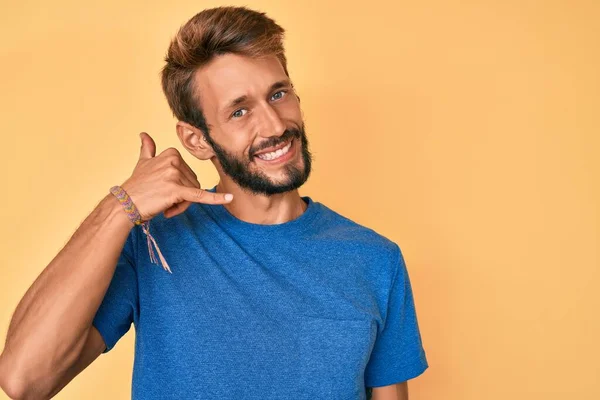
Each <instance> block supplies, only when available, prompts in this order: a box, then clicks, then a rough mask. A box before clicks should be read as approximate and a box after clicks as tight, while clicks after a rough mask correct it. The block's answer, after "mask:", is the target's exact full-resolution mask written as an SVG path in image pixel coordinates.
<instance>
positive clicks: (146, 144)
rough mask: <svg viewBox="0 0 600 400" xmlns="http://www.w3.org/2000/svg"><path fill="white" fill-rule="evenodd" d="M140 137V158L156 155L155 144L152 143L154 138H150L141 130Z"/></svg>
mask: <svg viewBox="0 0 600 400" xmlns="http://www.w3.org/2000/svg"><path fill="white" fill-rule="evenodd" d="M140 138H141V139H142V148H141V149H140V160H142V159H145V158H152V157H154V156H156V144H155V143H154V139H152V138H151V137H150V135H148V134H147V133H146V132H141V133H140Z"/></svg>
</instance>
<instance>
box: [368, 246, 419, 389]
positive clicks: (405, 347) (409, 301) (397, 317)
mask: <svg viewBox="0 0 600 400" xmlns="http://www.w3.org/2000/svg"><path fill="white" fill-rule="evenodd" d="M393 260H394V263H395V267H396V273H395V276H394V278H393V280H392V286H391V290H390V292H389V299H388V305H387V312H386V317H385V323H384V327H383V329H382V330H381V331H380V332H379V334H378V335H377V339H376V340H375V345H374V346H373V350H372V352H371V357H370V359H369V362H368V363H367V366H366V369H365V386H366V387H378V386H387V385H392V384H395V383H400V382H404V381H407V380H409V379H412V378H415V377H417V376H419V375H421V374H422V373H423V372H424V371H425V370H426V369H427V368H428V367H429V365H428V363H427V359H426V357H425V350H424V349H423V344H422V341H421V333H420V331H419V324H418V322H417V314H416V311H415V304H414V299H413V293H412V288H411V284H410V279H409V276H408V271H407V269H406V265H405V263H404V258H403V256H402V252H401V251H400V248H399V247H398V245H395V251H394V256H393Z"/></svg>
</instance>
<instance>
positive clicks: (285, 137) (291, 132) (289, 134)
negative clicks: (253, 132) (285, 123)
mask: <svg viewBox="0 0 600 400" xmlns="http://www.w3.org/2000/svg"><path fill="white" fill-rule="evenodd" d="M301 136H302V132H301V131H300V130H299V129H296V128H290V129H286V130H285V132H283V134H282V135H281V136H279V137H272V138H269V139H267V140H266V141H265V142H263V143H261V144H260V147H259V148H257V149H253V150H251V151H250V154H252V156H254V155H255V154H256V153H258V152H259V151H261V150H264V149H267V148H269V147H274V146H278V145H280V144H283V143H286V142H287V141H289V140H290V139H293V138H297V139H300V137H301Z"/></svg>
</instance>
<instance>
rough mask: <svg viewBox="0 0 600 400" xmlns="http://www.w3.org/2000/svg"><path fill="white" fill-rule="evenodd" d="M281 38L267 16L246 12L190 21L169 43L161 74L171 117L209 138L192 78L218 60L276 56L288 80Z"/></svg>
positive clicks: (220, 11) (219, 11) (222, 10)
mask: <svg viewBox="0 0 600 400" xmlns="http://www.w3.org/2000/svg"><path fill="white" fill-rule="evenodd" d="M284 32H285V31H284V29H283V28H282V27H281V26H279V25H277V23H275V21H274V20H272V19H271V18H269V17H267V16H266V14H265V13H263V12H258V11H254V10H251V9H248V8H246V7H216V8H210V9H206V10H204V11H201V12H199V13H198V14H196V15H195V16H193V17H192V18H191V19H190V20H189V21H188V22H186V23H185V24H184V25H183V26H182V27H181V28H180V29H179V31H178V32H177V35H176V36H175V37H174V38H173V39H172V40H171V44H170V45H169V49H168V51H167V55H166V57H165V61H166V65H165V66H164V67H163V69H162V71H161V81H162V89H163V92H164V93H165V96H166V97H167V101H168V103H169V107H170V108H171V110H172V111H173V115H174V116H175V117H176V118H177V119H178V120H180V121H184V122H187V123H189V124H191V125H193V126H195V127H196V128H199V129H200V130H202V131H203V132H204V134H206V135H208V134H209V129H208V126H207V124H206V120H205V118H204V114H203V112H202V109H201V106H200V102H199V96H198V93H196V92H195V90H194V73H195V71H196V70H197V69H198V68H200V67H202V66H203V65H205V64H207V63H208V62H210V61H211V60H212V59H213V58H214V57H215V56H218V55H221V54H226V53H233V54H238V55H243V56H248V57H252V58H261V57H265V56H270V55H274V56H276V57H277V58H278V59H279V61H280V62H281V65H282V66H283V69H284V71H285V74H286V75H287V76H288V77H289V74H288V70H287V60H286V58H285V54H284V48H283V36H284Z"/></svg>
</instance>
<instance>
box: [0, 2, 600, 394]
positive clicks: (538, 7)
mask: <svg viewBox="0 0 600 400" xmlns="http://www.w3.org/2000/svg"><path fill="white" fill-rule="evenodd" d="M219 4H221V5H222V4H225V3H219V2H215V1H177V2H173V1H162V2H154V3H152V2H148V1H138V2H122V1H116V0H111V1H103V2H94V3H92V2H80V1H53V2H46V1H22V2H8V1H2V6H1V9H2V12H1V13H0V34H1V38H2V39H1V40H0V43H1V51H0V57H1V60H0V61H1V65H0V89H1V90H0V113H1V114H2V115H1V119H0V131H1V135H2V156H1V157H0V171H2V184H3V189H2V196H1V200H0V202H1V203H0V209H1V211H0V212H1V214H0V217H1V218H2V224H1V225H0V243H1V246H2V248H1V256H2V263H1V271H0V272H1V275H0V339H2V340H4V338H5V336H6V330H7V329H8V324H9V321H10V317H11V315H12V312H13V310H14V308H15V307H16V306H17V303H18V301H19V299H20V298H21V297H22V296H23V294H24V293H25V291H26V290H27V288H28V287H29V285H30V284H31V283H32V282H33V280H34V279H35V277H37V276H38V274H39V273H40V272H41V271H42V269H43V268H44V267H45V266H46V265H47V264H48V263H49V262H50V261H51V260H52V258H53V257H54V256H55V255H56V253H58V251H59V250H60V249H61V248H62V246H63V245H64V244H65V243H66V241H67V240H68V238H69V237H70V235H71V234H72V233H73V231H74V230H75V229H76V228H77V227H78V226H79V224H80V223H81V222H82V221H83V219H84V218H85V217H86V216H87V215H88V213H89V212H90V211H91V209H92V208H93V207H94V206H95V205H96V204H97V202H98V201H99V200H100V199H101V198H102V197H103V196H104V195H105V194H106V193H108V189H109V188H110V187H111V186H112V185H115V184H120V183H122V182H123V181H124V180H125V179H126V178H128V177H129V175H130V174H131V171H132V170H133V167H134V165H135V163H136V161H137V158H138V152H139V146H140V140H139V138H138V133H139V132H140V131H147V132H148V133H150V135H151V136H152V137H153V138H154V139H155V141H156V143H157V152H158V153H160V152H162V151H163V150H165V149H166V148H168V147H176V148H177V149H179V150H180V151H181V152H182V153H184V158H185V160H186V161H187V162H188V163H189V164H190V165H191V166H192V168H193V169H194V170H195V171H196V172H197V173H198V175H199V177H200V179H201V183H202V184H203V186H204V187H212V185H214V184H215V183H216V178H217V176H216V173H215V171H214V169H213V167H212V164H210V163H209V162H200V161H199V160H196V159H195V158H193V157H192V156H191V155H190V154H188V153H187V152H186V151H185V149H184V148H183V146H181V144H180V143H179V141H178V139H177V136H176V134H175V130H174V124H175V121H174V119H173V118H172V116H171V114H170V111H169V109H168V106H167V103H166V100H165V99H164V96H163V94H162V92H161V89H160V84H159V70H160V68H161V67H162V65H163V57H164V55H165V52H166V49H167V45H168V42H169V40H170V38H171V37H172V36H173V35H174V34H175V32H176V30H177V28H178V27H179V26H180V25H181V24H183V23H184V22H185V21H187V19H188V18H190V17H191V16H192V15H194V14H195V13H196V12H199V11H200V10H201V9H203V8H207V7H211V6H214V5H219ZM227 4H231V3H227ZM240 4H246V5H249V6H250V7H253V8H257V9H260V10H262V11H266V12H267V13H268V15H270V16H271V17H273V18H275V20H276V21H277V22H278V23H280V24H281V25H282V26H283V27H284V28H285V29H286V30H287V40H286V48H287V55H288V58H289V69H290V74H291V76H292V79H293V80H294V82H295V86H296V87H297V88H298V90H299V94H300V97H301V104H302V106H303V110H304V115H305V118H306V127H307V133H308V135H309V140H310V142H311V146H312V149H313V153H314V156H315V163H314V171H313V175H312V176H311V179H310V180H309V183H308V184H306V186H305V187H304V188H303V189H302V190H301V193H302V194H308V195H311V196H312V197H313V198H314V199H316V200H318V201H320V202H322V203H324V204H326V205H328V206H330V207H332V208H333V209H335V210H337V211H338V212H340V213H342V214H344V215H346V216H348V217H350V218H352V219H354V220H355V221H357V222H359V223H361V224H363V225H366V226H369V227H371V228H373V229H375V230H377V231H378V232H380V233H382V234H384V235H386V236H387V237H389V238H391V239H392V240H394V241H396V242H397V243H399V245H400V246H401V248H402V251H403V254H404V256H405V260H406V263H407V266H408V269H409V272H410V275H411V279H412V282H413V288H414V292H415V299H416V307H417V313H418V317H419V323H420V327H421V333H422V337H423V342H424V346H425V349H426V352H427V356H428V360H429V363H430V368H429V369H428V370H427V371H426V372H425V373H424V374H423V375H422V376H421V377H419V378H417V379H415V380H413V381H411V382H410V392H411V400H421V399H445V400H459V399H460V400H475V399H477V400H481V399H486V400H487V399H489V400H496V399H498V400H500V399H502V400H504V399H528V400H529V399H540V400H541V399H544V400H553V399H561V400H562V399H578V400H584V399H590V400H591V399H598V398H600V384H599V383H598V379H599V378H600V367H599V366H598V365H599V362H598V360H599V358H600V351H599V345H598V338H600V321H599V312H598V310H599V308H600V295H599V294H598V291H599V290H598V286H599V283H600V282H599V279H598V278H599V271H598V269H599V268H598V267H599V259H598V231H599V226H600V217H599V214H598V210H599V207H598V204H599V200H600V199H599V190H598V186H599V185H598V184H599V182H600V165H599V164H600V163H599V161H598V157H599V151H598V150H599V140H598V134H599V128H600V122H599V113H598V111H599V107H600V78H599V77H600V73H599V72H598V71H600V57H599V54H600V29H599V26H600V24H599V23H598V21H600V3H599V2H597V1H595V0H590V1H566V0H564V1H538V2H534V1H500V0H497V1H442V0H440V1H437V2H436V1H419V2H417V1H414V2H408V1H391V0H389V1H376V0H372V1H368V2H358V1H357V2H349V1H324V0H321V1H314V2H313V1H293V2H292V1H276V0H272V1H246V2H244V3H240ZM133 332H134V330H133V327H132V330H131V331H130V332H129V333H128V334H127V335H126V336H125V337H124V338H123V339H121V341H120V342H119V344H118V345H117V347H116V348H115V349H114V350H113V351H111V352H110V353H108V355H102V356H101V357H100V358H99V359H98V360H96V362H94V363H93V364H92V365H91V366H90V367H89V368H88V369H87V370H85V371H84V372H83V373H82V374H81V375H80V376H78V377H77V378H75V380H74V381H73V382H71V383H70V384H69V385H68V386H67V387H66V388H65V389H64V390H63V391H62V392H61V393H60V394H59V395H58V396H57V397H56V398H59V399H84V398H85V399H125V398H129V396H130V384H131V371H132V363H133V344H134V333H133Z"/></svg>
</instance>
